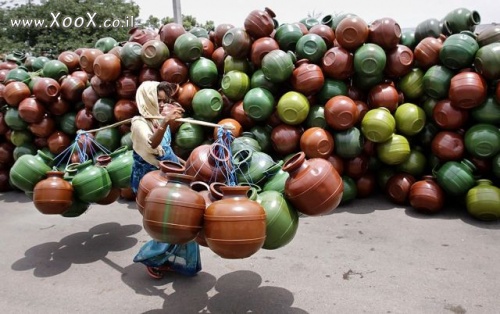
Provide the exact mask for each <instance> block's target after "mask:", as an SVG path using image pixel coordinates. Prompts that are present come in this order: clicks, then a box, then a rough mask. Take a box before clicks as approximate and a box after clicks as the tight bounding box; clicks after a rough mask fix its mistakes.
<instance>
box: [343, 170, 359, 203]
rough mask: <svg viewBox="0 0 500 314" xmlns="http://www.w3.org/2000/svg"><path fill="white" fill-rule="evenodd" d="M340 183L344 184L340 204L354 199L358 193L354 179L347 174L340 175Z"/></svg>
mask: <svg viewBox="0 0 500 314" xmlns="http://www.w3.org/2000/svg"><path fill="white" fill-rule="evenodd" d="M342 183H343V185H344V193H343V194H342V200H341V201H340V205H344V204H347V203H349V202H351V201H353V200H355V199H356V196H357V194H358V188H357V187H356V181H354V179H353V178H351V177H349V176H342Z"/></svg>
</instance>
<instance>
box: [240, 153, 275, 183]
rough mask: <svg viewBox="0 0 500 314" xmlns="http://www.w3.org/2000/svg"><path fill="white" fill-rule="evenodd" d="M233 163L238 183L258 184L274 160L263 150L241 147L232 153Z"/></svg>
mask: <svg viewBox="0 0 500 314" xmlns="http://www.w3.org/2000/svg"><path fill="white" fill-rule="evenodd" d="M232 162H233V165H234V166H235V167H236V177H237V179H238V182H239V183H243V182H247V183H252V184H259V183H260V182H261V181H263V180H264V179H265V177H266V171H267V170H268V169H269V168H270V167H272V166H273V165H274V164H275V162H274V160H273V159H272V157H271V156H269V155H268V154H266V153H264V152H260V151H252V150H250V149H242V150H239V151H236V152H234V153H233V157H232Z"/></svg>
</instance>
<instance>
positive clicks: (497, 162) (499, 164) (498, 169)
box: [491, 154, 500, 179]
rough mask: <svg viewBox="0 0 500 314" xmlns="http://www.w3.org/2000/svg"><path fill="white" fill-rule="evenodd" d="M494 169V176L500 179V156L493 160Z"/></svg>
mask: <svg viewBox="0 0 500 314" xmlns="http://www.w3.org/2000/svg"><path fill="white" fill-rule="evenodd" d="M491 164H492V168H493V174H494V175H495V176H496V177H497V178H498V179H500V154H497V155H496V156H495V157H493V159H492V160H491Z"/></svg>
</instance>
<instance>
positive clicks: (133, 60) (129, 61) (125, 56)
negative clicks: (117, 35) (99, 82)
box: [120, 41, 143, 71]
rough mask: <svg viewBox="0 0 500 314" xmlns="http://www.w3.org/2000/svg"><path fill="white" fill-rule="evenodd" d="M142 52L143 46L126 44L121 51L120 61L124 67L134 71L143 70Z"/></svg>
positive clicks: (130, 42)
mask: <svg viewBox="0 0 500 314" xmlns="http://www.w3.org/2000/svg"><path fill="white" fill-rule="evenodd" d="M141 52H142V45H141V44H139V43H137V42H133V41H129V42H127V43H125V44H124V45H123V47H122V49H121V50H120V59H121V61H122V65H123V67H124V68H126V69H128V70H132V71H134V70H139V69H141V68H142V66H143V62H142V58H141Z"/></svg>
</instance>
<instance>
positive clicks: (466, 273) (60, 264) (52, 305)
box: [0, 192, 500, 314]
mask: <svg viewBox="0 0 500 314" xmlns="http://www.w3.org/2000/svg"><path fill="white" fill-rule="evenodd" d="M499 228H500V223H499V222H489V223H485V222H479V221H477V220H474V219H472V218H471V217H470V216H468V215H467V213H466V212H465V211H464V210H463V209H456V208H455V209H454V208H447V209H446V210H445V211H443V212H442V213H440V214H437V215H435V216H430V217H429V216H423V215H421V214H418V213H416V212H415V211H414V210H412V209H411V208H402V207H395V206H394V204H391V203H389V202H388V201H386V200H385V199H384V198H383V197H381V196H378V197H374V198H370V199H363V200H360V199H357V200H355V201H353V202H351V203H349V204H347V205H343V206H342V207H339V208H338V209H337V210H336V211H335V212H334V213H332V214H330V215H326V216H321V217H301V218H300V224H299V228H298V231H297V234H296V236H295V238H294V239H293V240H292V242H291V243H289V244H288V245H287V246H285V247H282V248H279V249H277V250H263V249H261V250H259V251H258V252H257V253H256V254H254V255H252V256H251V257H249V258H245V259H238V260H231V259H223V258H220V257H219V256H217V255H216V254H214V253H213V252H212V251H211V250H210V249H208V248H204V247H202V252H201V254H202V263H203V270H202V271H201V272H200V273H199V274H198V275H197V276H196V277H183V276H182V275H178V274H170V275H168V276H167V277H165V278H164V279H161V280H154V279H152V278H150V277H149V276H148V275H147V274H146V272H145V268H144V266H143V265H142V264H136V263H134V262H133V261H132V259H133V257H134V255H135V254H136V253H137V251H138V249H139V248H140V246H141V245H142V244H143V243H145V242H146V241H147V240H149V237H148V235H147V233H146V232H145V231H144V230H143V228H142V221H141V216H140V214H139V212H138V211H137V209H136V205H135V203H134V202H125V201H123V200H120V201H119V202H115V203H113V204H112V205H108V206H99V205H92V206H91V208H90V209H89V210H88V212H87V213H85V214H84V215H82V216H81V217H77V218H64V217H61V216H49V215H43V214H41V213H39V212H38V211H37V210H36V208H35V207H34V206H33V203H32V202H31V200H29V199H28V198H27V197H26V196H24V194H21V193H19V192H9V193H4V194H1V193H0V238H1V239H2V241H1V243H2V245H1V249H0V250H1V254H2V259H1V260H0V275H1V280H0V308H1V312H2V313H273V314H275V313H499V308H500V298H499V296H500V284H499V282H500V267H498V265H499V262H500V245H499V243H500V231H499Z"/></svg>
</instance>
